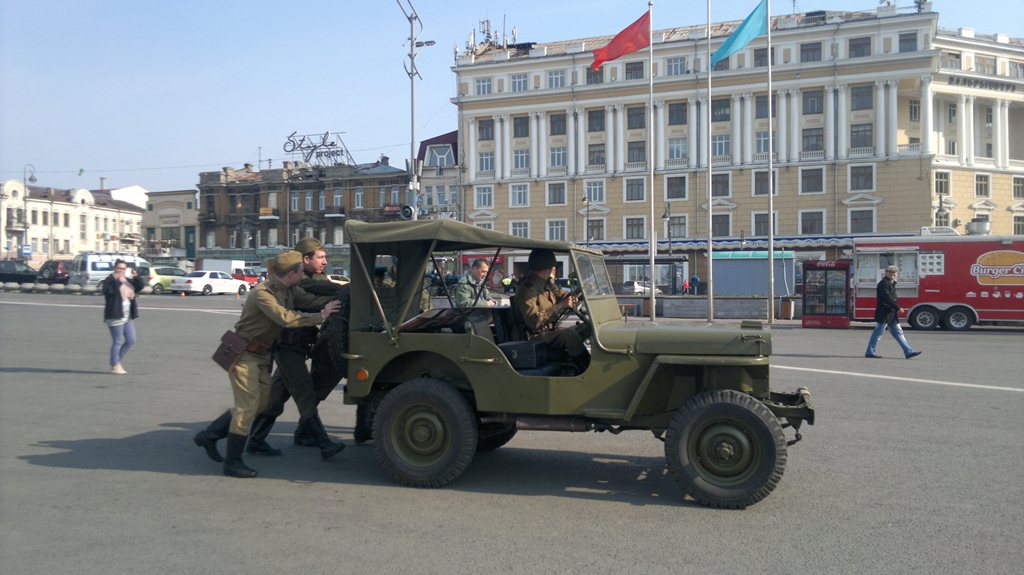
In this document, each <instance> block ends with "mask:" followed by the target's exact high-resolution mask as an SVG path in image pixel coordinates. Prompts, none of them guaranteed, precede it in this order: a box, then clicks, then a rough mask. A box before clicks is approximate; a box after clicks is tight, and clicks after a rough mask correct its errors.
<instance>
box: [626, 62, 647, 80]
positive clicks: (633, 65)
mask: <svg viewBox="0 0 1024 575" xmlns="http://www.w3.org/2000/svg"><path fill="white" fill-rule="evenodd" d="M626 79H627V80H643V79H644V63H643V62H626Z"/></svg>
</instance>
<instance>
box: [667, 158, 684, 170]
mask: <svg viewBox="0 0 1024 575" xmlns="http://www.w3.org/2000/svg"><path fill="white" fill-rule="evenodd" d="M688 161H689V158H687V157H686V156H683V157H682V158H672V159H671V160H665V167H666V168H685V167H686V166H687V165H688Z"/></svg>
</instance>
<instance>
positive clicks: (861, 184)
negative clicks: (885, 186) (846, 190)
mask: <svg viewBox="0 0 1024 575" xmlns="http://www.w3.org/2000/svg"><path fill="white" fill-rule="evenodd" d="M874 189H875V167H874V166H850V191H851V192H870V191H871V190H874Z"/></svg>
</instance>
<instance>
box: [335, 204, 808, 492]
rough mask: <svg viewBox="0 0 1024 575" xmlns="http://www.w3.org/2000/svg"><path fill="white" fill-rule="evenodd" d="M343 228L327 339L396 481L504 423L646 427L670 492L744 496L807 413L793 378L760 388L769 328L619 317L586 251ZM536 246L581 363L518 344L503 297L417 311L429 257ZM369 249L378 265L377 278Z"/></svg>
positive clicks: (400, 227) (774, 479) (449, 460)
mask: <svg viewBox="0 0 1024 575" xmlns="http://www.w3.org/2000/svg"><path fill="white" fill-rule="evenodd" d="M345 231H346V235H347V238H348V240H349V242H350V244H351V257H352V268H353V273H352V283H351V284H350V289H351V292H350V297H351V306H350V307H351V309H350V313H349V316H348V326H347V331H346V333H345V334H344V336H343V337H341V338H340V339H344V340H347V341H346V342H345V346H343V348H339V349H338V350H337V351H336V356H337V358H338V360H339V361H340V362H341V363H343V364H347V365H346V366H345V367H346V369H347V371H346V373H347V375H348V381H347V383H346V386H345V394H344V401H345V403H347V404H356V405H358V406H359V408H360V409H361V410H365V411H366V412H368V413H369V419H370V421H371V422H372V423H371V428H372V437H373V441H374V449H375V451H376V457H377V459H378V461H379V463H380V465H381V466H382V467H383V468H384V470H385V472H386V473H387V475H388V476H390V477H391V478H392V479H394V480H395V481H397V482H399V483H402V484H405V485H410V486H416V487H441V486H444V485H447V484H448V483H450V482H452V481H454V480H455V479H457V478H458V477H459V476H460V475H461V474H462V473H463V471H465V470H466V468H467V467H468V466H469V464H470V462H471V461H472V460H473V457H474V455H475V454H476V453H477V452H478V451H490V450H494V449H498V448H499V447H501V446H502V445H504V444H505V443H507V442H508V441H510V440H511V439H512V438H513V436H514V435H515V434H516V432H517V431H518V430H545V431H572V432H583V431H598V432H605V431H606V432H611V433H621V432H622V431H626V430H646V431H650V432H651V433H652V434H653V435H654V436H655V437H656V438H657V439H660V440H662V441H663V442H664V444H665V458H666V460H667V464H668V470H669V473H670V475H671V477H672V478H673V479H674V480H675V482H676V483H677V484H678V485H679V486H680V488H681V490H682V491H683V493H684V494H688V495H690V496H691V497H692V498H693V499H695V500H696V501H697V502H699V503H701V504H704V505H709V506H714V507H724V508H742V507H745V506H748V505H751V504H754V503H756V502H758V501H760V500H761V499H763V498H764V497H766V496H767V495H768V494H769V493H771V491H772V490H773V489H774V488H775V486H776V485H777V484H778V483H779V480H780V479H781V478H782V473H783V470H784V468H785V465H786V449H787V446H788V445H791V444H793V443H795V442H796V441H798V440H799V439H800V434H799V428H800V425H801V424H802V423H803V422H807V423H808V424H813V423H814V410H813V407H812V406H811V401H810V394H809V393H808V392H807V390H806V389H803V388H801V389H799V390H797V391H796V392H794V393H780V392H776V391H772V390H771V389H770V387H769V382H768V379H769V359H768V358H769V356H770V354H771V334H770V333H769V332H768V331H767V330H765V329H764V328H763V327H762V326H761V324H760V322H744V323H743V324H742V325H736V324H732V325H721V324H688V325H680V324H678V323H676V324H668V323H659V322H650V321H644V320H637V319H635V318H634V319H632V320H628V319H627V318H626V317H624V316H623V313H622V311H621V308H620V306H619V304H618V301H617V299H616V296H615V292H614V290H613V287H614V286H613V285H612V282H611V280H610V279H609V275H608V270H607V268H606V267H605V263H604V260H603V257H602V254H601V253H600V252H597V251H593V250H589V249H585V248H582V247H580V246H575V245H572V244H568V243H564V242H554V241H542V240H530V239H524V238H519V237H515V236H511V235H507V234H503V233H498V232H494V231H490V230H485V229H481V228H478V227H474V226H469V225H466V224H462V223H459V222H456V221H452V220H431V221H410V222H395V223H364V222H358V221H349V222H348V223H347V224H346V226H345ZM536 248H546V249H550V250H553V251H555V252H556V253H558V254H559V255H560V256H562V257H563V260H566V261H568V262H569V264H570V267H571V269H570V270H568V271H569V272H570V274H571V276H572V277H573V278H574V279H575V281H573V282H572V285H573V286H574V291H575V294H576V295H577V297H578V300H579V301H580V304H579V305H578V306H577V308H576V310H575V311H574V315H575V316H576V317H574V318H566V319H565V321H563V323H562V325H567V324H571V323H573V321H575V325H574V326H572V329H577V330H579V332H580V334H581V335H582V336H583V337H584V338H585V340H586V342H587V343H588V347H589V351H590V362H589V365H588V366H587V367H586V369H585V371H583V372H582V373H576V371H575V370H574V366H573V365H571V364H569V365H566V364H564V363H560V358H558V357H552V354H548V353H546V352H545V349H544V344H543V343H541V342H539V341H532V342H531V341H527V340H526V338H525V337H524V335H523V333H524V332H523V330H522V329H518V327H519V326H517V325H516V324H517V322H518V321H519V320H518V318H517V317H516V314H515V308H514V306H512V307H493V308H480V307H474V308H466V309H460V308H455V307H443V306H438V307H437V308H436V309H429V310H427V311H423V312H421V307H422V301H423V300H422V298H421V292H422V290H423V289H424V287H429V286H424V277H425V276H426V274H427V273H428V272H430V271H433V272H435V273H437V274H438V275H441V272H442V270H441V266H439V262H438V256H437V254H438V253H441V254H445V253H449V254H450V253H453V252H460V251H465V250H472V251H473V252H475V253H480V252H481V251H482V250H487V253H493V254H495V255H498V254H501V253H505V254H509V252H513V253H516V254H521V255H522V254H526V253H528V251H529V250H532V249H536ZM382 261H383V262H385V263H386V262H389V261H390V262H391V264H392V265H391V266H390V269H388V270H387V273H388V275H389V276H390V277H389V278H388V280H389V281H381V278H380V276H381V266H380V263H381V262H382ZM492 269H493V266H492ZM567 275H568V274H567ZM513 297H514V296H513ZM451 301H453V300H452V299H451V298H450V297H449V302H451ZM450 305H453V304H450ZM786 427H792V428H793V430H794V431H795V435H794V439H792V440H789V441H787V437H786V435H784V432H783V429H784V428H786Z"/></svg>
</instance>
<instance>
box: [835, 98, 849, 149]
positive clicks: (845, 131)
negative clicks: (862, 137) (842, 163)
mask: <svg viewBox="0 0 1024 575" xmlns="http://www.w3.org/2000/svg"><path fill="white" fill-rule="evenodd" d="M836 108H838V111H839V114H838V119H837V120H836V159H838V160H845V159H846V156H847V145H848V144H849V143H850V137H849V133H850V127H849V122H848V121H847V119H846V111H847V105H846V84H840V85H838V86H836Z"/></svg>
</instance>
